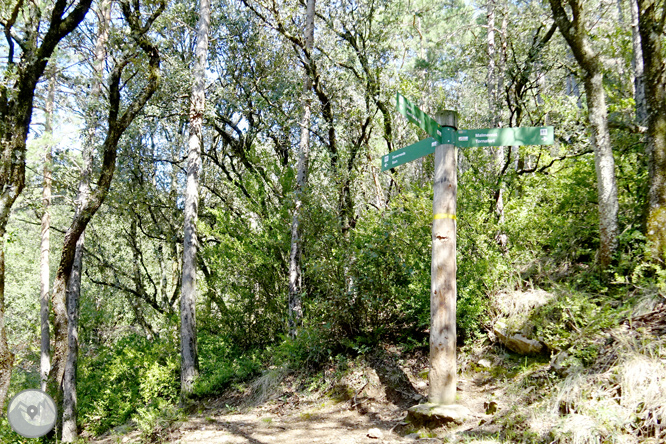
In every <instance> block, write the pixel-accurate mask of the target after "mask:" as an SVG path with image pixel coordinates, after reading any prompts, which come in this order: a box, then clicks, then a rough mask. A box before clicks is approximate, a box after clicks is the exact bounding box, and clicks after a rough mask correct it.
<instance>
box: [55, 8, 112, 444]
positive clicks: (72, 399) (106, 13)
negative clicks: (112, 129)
mask: <svg viewBox="0 0 666 444" xmlns="http://www.w3.org/2000/svg"><path fill="white" fill-rule="evenodd" d="M97 16H98V27H97V40H96V42H95V60H94V62H93V75H94V79H93V84H92V90H91V92H90V97H91V99H92V102H93V105H92V107H91V110H90V111H89V117H88V123H87V125H86V126H87V128H86V137H85V141H84V143H83V152H82V158H83V164H82V170H81V178H80V180H79V190H78V194H77V198H76V212H75V214H74V218H77V217H80V216H81V208H82V204H83V203H84V202H86V201H88V199H89V198H90V179H91V176H92V168H93V154H94V143H95V130H96V128H97V127H98V126H99V123H100V120H101V115H100V113H99V111H97V109H98V108H97V106H96V102H97V101H98V100H99V97H100V93H101V90H102V78H103V74H104V71H103V68H104V60H105V59H106V46H107V43H108V40H109V21H110V20H111V2H110V1H109V0H103V1H101V2H100V4H99V11H97ZM84 246H85V231H84V232H83V233H81V237H79V240H78V241H77V242H76V249H75V252H74V263H73V264H72V273H71V275H70V277H69V281H68V282H67V293H66V305H67V321H68V324H67V343H68V353H67V362H66V367H65V376H64V378H65V379H64V381H63V412H62V441H63V442H75V441H76V440H77V438H78V431H77V426H76V422H77V418H78V409H77V394H76V378H77V369H78V355H79V332H78V324H79V305H80V303H79V301H80V299H81V274H82V272H83V249H84Z"/></svg>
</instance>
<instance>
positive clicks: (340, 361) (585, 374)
mask: <svg viewBox="0 0 666 444" xmlns="http://www.w3.org/2000/svg"><path fill="white" fill-rule="evenodd" d="M575 296H576V295H575V294H572V293H569V292H562V293H561V294H554V293H553V294H549V293H546V292H543V291H531V292H522V293H521V292H514V293H510V294H506V295H498V296H497V297H496V298H495V301H494V306H495V309H494V310H495V311H494V312H493V313H494V314H493V319H492V322H493V323H496V324H497V323H499V322H500V321H502V322H505V323H506V324H508V325H519V326H523V327H522V329H520V328H518V327H516V328H518V330H516V331H525V328H524V326H526V325H527V326H529V325H530V324H529V323H530V322H534V323H535V325H542V326H549V325H550V326H551V327H552V326H557V325H559V324H561V322H559V321H558V322H559V323H558V324H554V323H553V322H554V321H552V319H567V320H569V321H568V323H566V324H565V325H564V327H560V330H561V331H562V332H564V333H558V334H559V335H565V336H564V338H565V339H566V338H567V336H566V335H569V336H568V338H569V339H568V341H569V342H568V343H567V344H568V345H567V347H568V348H567V349H566V351H562V352H559V354H556V353H555V352H554V351H550V353H549V354H550V355H551V356H548V354H545V353H542V354H538V355H533V356H524V355H520V354H516V353H513V352H510V351H509V350H508V349H507V348H505V347H504V346H503V345H500V344H498V343H497V337H496V336H494V335H493V334H491V333H490V332H489V334H488V335H484V336H482V337H479V338H477V340H476V341H473V342H472V343H471V344H468V345H466V346H465V347H462V348H461V349H460V350H459V352H458V356H457V366H458V385H457V389H458V390H457V400H456V402H457V403H458V404H460V405H463V406H465V407H467V408H468V409H469V410H470V411H471V412H472V415H471V416H470V417H469V418H468V419H467V420H466V421H465V422H464V423H462V424H457V425H449V426H441V427H439V428H430V429H428V428H419V427H415V426H413V425H412V424H410V423H408V422H407V421H406V416H407V409H408V408H409V407H411V406H414V405H416V404H419V403H422V402H424V401H425V399H426V395H427V390H428V382H427V377H428V356H427V352H426V351H425V350H421V351H416V352H415V351H411V352H406V351H405V350H403V349H400V348H399V347H396V346H386V345H385V346H381V347H376V348H375V349H372V350H366V352H365V353H363V354H360V355H359V356H357V357H355V358H351V357H346V358H345V357H337V358H336V359H335V360H331V361H330V363H329V364H328V365H325V366H324V367H323V368H320V369H319V370H318V371H316V372H312V371H310V372H306V371H304V370H293V369H292V370H290V369H287V368H271V369H267V370H266V371H264V373H263V374H262V375H261V376H260V377H258V378H257V379H255V380H253V381H250V382H247V383H243V384H234V385H233V386H232V387H230V388H229V389H228V391H227V392H226V393H224V394H223V395H222V396H220V397H217V398H211V399H207V400H201V401H199V402H197V403H195V404H193V405H191V406H190V407H189V409H185V410H187V411H188V412H189V414H184V413H181V414H180V416H179V417H177V418H175V419H172V420H169V421H157V422H155V423H152V424H149V426H148V427H146V425H145V424H144V426H143V427H140V426H139V425H137V424H134V425H132V424H128V425H126V426H124V428H117V429H116V430H114V431H111V432H109V433H107V434H106V435H105V436H103V437H98V438H94V439H91V440H89V441H88V442H90V443H91V444H116V443H122V444H125V443H169V444H190V443H192V444H194V443H208V444H222V443H239V444H241V443H242V444H246V443H247V444H270V443H285V444H312V443H324V444H327V443H331V444H333V443H336V444H337V443H342V444H344V443H349V444H352V443H353V444H366V443H367V444H370V443H385V444H397V443H408V442H420V443H433V444H434V443H451V444H500V443H516V442H525V443H560V444H582V443H584V444H591V443H601V442H618V443H620V442H621V443H626V444H634V443H636V444H638V443H654V444H657V443H659V444H663V443H665V442H666V427H665V425H666V423H665V421H664V418H666V298H664V297H663V296H662V295H661V294H660V293H655V294H647V295H646V296H645V297H641V298H638V299H637V301H636V302H635V303H632V304H630V305H629V304H628V305H627V308H626V309H623V310H622V311H621V312H620V311H618V310H616V312H617V313H619V314H617V315H616V317H617V319H616V320H615V321H613V322H611V323H607V325H606V324H601V323H602V322H603V321H604V319H606V318H608V316H610V315H611V314H612V313H613V312H612V311H608V309H607V308H605V307H606V306H605V305H597V304H596V303H594V302H590V300H589V299H588V298H587V297H586V296H585V295H581V296H580V297H579V298H578V299H575ZM581 304H587V305H581ZM539 307H540V308H539ZM585 307H587V308H585ZM534 310H541V311H540V312H535V311H534ZM529 313H541V314H540V315H539V316H538V317H536V318H532V319H531V320H530V319H528V318H527V317H526V316H527V315H528V314H529ZM562 313H566V314H569V315H572V314H573V313H579V315H578V316H577V317H569V318H566V317H563V316H561V314H562ZM555 315H557V316H555ZM549 322H550V324H549ZM600 325H601V326H600ZM552 328H554V327H552ZM489 330H490V329H489ZM560 330H552V331H560ZM558 337H559V336H558ZM558 356H560V357H562V356H564V358H562V360H560V359H558ZM567 356H568V357H567ZM586 356H591V357H590V358H588V361H589V362H588V363H587V365H583V364H582V362H581V359H583V358H585V357H586ZM578 357H580V358H578ZM182 411H183V410H181V412H182ZM132 428H134V429H143V432H140V431H132Z"/></svg>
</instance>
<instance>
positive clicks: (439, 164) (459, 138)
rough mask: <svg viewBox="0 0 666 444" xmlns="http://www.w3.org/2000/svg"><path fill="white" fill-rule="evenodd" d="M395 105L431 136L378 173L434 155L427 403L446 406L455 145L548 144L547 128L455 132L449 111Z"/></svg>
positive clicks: (452, 381)
mask: <svg viewBox="0 0 666 444" xmlns="http://www.w3.org/2000/svg"><path fill="white" fill-rule="evenodd" d="M396 105H397V108H398V111H400V113H401V114H402V115H404V116H405V117H406V118H407V120H409V121H410V122H412V123H414V124H416V125H417V126H418V127H419V128H421V129H423V130H424V131H425V132H427V133H428V134H430V135H431V136H432V137H429V138H427V139H424V140H422V141H420V142H417V143H415V144H413V145H409V146H407V147H405V148H402V149H399V150H396V151H392V152H390V153H388V154H387V155H385V156H384V157H382V171H386V170H389V169H392V168H395V167H397V166H400V165H403V164H405V163H407V162H411V161H412V160H415V159H418V158H420V157H423V156H426V155H428V154H430V153H433V152H434V153H435V175H434V183H433V202H432V210H433V221H432V261H431V265H430V267H431V268H430V274H431V276H430V373H429V376H428V379H429V383H430V388H429V393H428V401H429V402H430V403H432V404H439V405H451V404H453V403H454V402H455V398H456V266H457V265H456V197H457V189H458V178H457V165H456V161H457V149H456V148H457V147H460V148H470V147H481V146H516V145H551V144H552V143H553V127H552V126H543V127H535V128H526V127H523V128H487V129H476V130H458V114H457V113H456V112H455V111H444V112H442V113H441V114H438V115H437V116H435V117H436V119H433V118H432V117H430V116H428V115H427V114H425V113H424V112H423V111H421V110H420V109H419V108H418V107H417V106H416V105H414V104H413V103H411V102H410V101H409V100H407V99H406V98H405V97H404V96H402V95H401V94H400V93H398V94H397V96H396ZM458 407H459V406H458ZM410 410H411V409H410Z"/></svg>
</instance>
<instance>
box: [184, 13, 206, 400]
mask: <svg viewBox="0 0 666 444" xmlns="http://www.w3.org/2000/svg"><path fill="white" fill-rule="evenodd" d="M209 26H210V0H201V2H200V4H199V26H198V29H197V46H196V50H195V51H196V53H195V61H194V69H193V76H194V84H193V85H192V98H191V106H190V140H189V152H188V156H187V188H186V190H185V227H184V238H185V239H184V242H183V284H182V292H181V296H180V350H181V370H180V371H181V373H180V384H181V386H180V387H181V388H180V391H181V395H182V396H183V397H187V396H189V395H191V394H192V392H193V390H194V382H195V380H196V379H197V377H198V375H199V358H198V356H197V329H196V300H197V297H196V296H197V295H196V291H197V281H196V274H197V267H196V257H197V246H198V242H197V233H196V223H197V212H198V208H199V170H200V168H201V144H202V131H201V129H202V125H203V114H204V109H205V105H206V94H205V69H206V59H207V55H208V28H209Z"/></svg>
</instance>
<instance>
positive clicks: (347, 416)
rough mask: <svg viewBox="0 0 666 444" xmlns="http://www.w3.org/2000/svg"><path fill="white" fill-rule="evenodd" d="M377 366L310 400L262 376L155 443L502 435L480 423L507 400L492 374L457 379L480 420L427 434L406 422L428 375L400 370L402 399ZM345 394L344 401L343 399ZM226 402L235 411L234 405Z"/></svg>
mask: <svg viewBox="0 0 666 444" xmlns="http://www.w3.org/2000/svg"><path fill="white" fill-rule="evenodd" d="M376 367H377V368H380V373H379V374H378V373H377V372H376V371H375V370H373V369H372V368H370V367H368V366H362V367H360V368H358V369H356V370H355V371H353V372H350V373H349V374H348V375H347V376H345V377H344V378H343V379H341V380H337V382H336V385H335V387H334V388H330V387H329V389H327V390H324V391H320V392H317V393H313V394H309V395H308V394H305V393H304V392H302V391H300V392H299V391H298V390H295V389H294V384H295V383H294V381H292V382H291V384H290V383H286V384H285V383H284V382H282V383H281V382H280V381H282V379H279V378H277V379H275V378H270V377H265V378H260V380H258V381H256V382H255V383H253V385H252V386H251V388H250V389H248V392H247V393H245V394H243V395H239V397H236V399H234V398H233V397H232V398H226V397H225V398H220V399H217V400H211V401H209V403H206V404H203V405H200V406H199V408H200V409H201V410H200V411H199V413H195V414H192V415H190V416H189V417H188V418H187V419H186V420H185V421H184V422H180V423H176V424H173V425H171V426H170V427H169V428H168V429H166V430H162V431H161V432H160V433H159V436H155V437H154V438H157V439H154V440H153V441H154V442H161V443H169V444H195V443H196V444H227V443H229V444H231V443H233V444H271V443H285V444H314V443H322V444H329V443H330V444H372V443H377V444H379V443H383V444H398V443H414V442H418V443H421V444H436V443H442V442H452V443H453V442H465V443H478V444H481V443H483V444H489V443H496V442H497V441H494V440H492V439H491V436H492V435H494V434H495V433H496V432H497V429H493V428H487V427H483V429H481V428H480V418H481V417H482V416H485V415H484V414H483V413H484V412H485V406H484V403H485V402H486V401H489V400H491V399H493V398H495V397H496V396H497V395H499V394H500V393H499V391H498V387H496V386H494V385H493V384H489V383H488V375H487V374H486V375H484V374H475V372H472V374H467V375H463V376H461V377H460V379H459V381H458V403H459V404H462V405H464V406H466V407H468V408H469V409H470V410H471V411H472V412H473V413H474V414H475V415H474V417H472V418H470V419H469V420H468V421H466V422H465V423H464V424H462V425H460V426H454V427H451V428H441V429H437V430H432V431H428V430H425V429H423V430H415V429H414V428H413V427H412V426H411V425H410V424H408V423H407V422H405V421H404V420H405V417H406V415H407V410H406V407H408V406H411V405H415V404H417V403H418V401H419V397H420V398H421V399H424V398H425V395H427V384H426V382H425V381H424V380H418V379H415V378H414V377H413V375H414V374H417V372H418V371H419V370H422V369H421V368H420V367H416V366H415V370H414V371H413V372H409V371H407V370H408V369H406V368H405V369H404V370H405V371H407V372H406V373H402V371H398V370H396V369H397V367H395V366H394V370H395V371H396V372H397V373H398V374H399V375H400V374H401V375H402V376H404V378H407V374H409V379H410V380H411V384H412V385H411V391H408V392H409V393H405V392H404V391H403V392H402V393H398V392H397V391H396V390H389V388H388V387H387V385H386V384H384V383H383V382H382V380H383V381H389V380H391V382H390V385H392V386H393V387H394V388H395V387H398V388H400V387H401V385H400V384H398V383H396V379H395V372H394V373H391V372H385V371H384V368H385V367H387V365H383V366H381V367H379V366H376ZM391 375H393V376H391ZM392 378H393V379H392ZM397 379H400V378H397ZM402 388H403V389H404V386H402ZM414 390H415V391H414ZM252 393H254V394H255V395H256V393H260V394H261V396H260V397H259V398H255V399H254V400H255V402H254V403H252V404H251V405H250V404H248V399H249V400H251V399H252ZM336 393H337V395H336ZM340 394H342V395H343V398H342V399H343V400H340V397H339V396H338V395H340ZM396 394H401V395H402V396H403V401H405V402H402V403H400V402H398V404H401V405H402V406H398V405H396V403H394V402H391V401H389V398H391V397H392V396H393V397H394V396H395V395H396ZM336 399H337V400H336ZM227 402H228V403H229V404H231V405H233V406H235V407H230V406H229V405H227ZM243 406H244V407H243ZM486 419H487V418H486ZM415 432H418V433H419V435H420V436H419V435H415V434H414V433H415ZM410 434H411V435H410ZM417 439H418V441H416V440H417ZM141 442H145V441H143V440H142V439H141V437H140V436H139V433H138V432H136V431H134V432H130V433H127V431H125V432H124V433H123V432H120V433H118V434H113V433H112V434H109V435H107V436H105V437H104V438H97V439H96V440H94V441H91V442H90V444H117V443H121V444H134V443H141Z"/></svg>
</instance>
